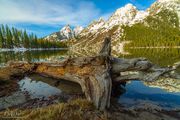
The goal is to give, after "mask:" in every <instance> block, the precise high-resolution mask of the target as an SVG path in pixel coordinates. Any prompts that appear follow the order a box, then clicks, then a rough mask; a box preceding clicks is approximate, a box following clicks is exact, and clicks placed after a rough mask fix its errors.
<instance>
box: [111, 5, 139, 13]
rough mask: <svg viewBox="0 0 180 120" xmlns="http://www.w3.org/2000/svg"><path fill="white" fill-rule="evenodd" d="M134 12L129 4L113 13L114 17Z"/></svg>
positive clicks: (133, 7)
mask: <svg viewBox="0 0 180 120" xmlns="http://www.w3.org/2000/svg"><path fill="white" fill-rule="evenodd" d="M136 10H137V8H136V7H135V6H133V5H132V4H130V3H129V4H127V5H125V6H124V7H122V8H119V9H117V10H116V12H115V13H114V15H121V14H125V13H127V12H131V11H136Z"/></svg>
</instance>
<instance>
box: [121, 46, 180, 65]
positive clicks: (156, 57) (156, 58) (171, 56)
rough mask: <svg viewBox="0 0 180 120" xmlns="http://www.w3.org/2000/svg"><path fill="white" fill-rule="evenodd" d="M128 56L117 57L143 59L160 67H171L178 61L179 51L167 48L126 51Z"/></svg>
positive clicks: (179, 58) (179, 57)
mask: <svg viewBox="0 0 180 120" xmlns="http://www.w3.org/2000/svg"><path fill="white" fill-rule="evenodd" d="M126 51H128V52H129V53H130V54H128V55H121V56H119V57H125V58H138V57H144V58H147V59H148V60H150V61H152V62H153V63H155V64H157V65H161V66H168V65H173V64H174V63H176V62H178V61H179V60H180V49H176V48H168V49H154V48H153V49H148V48H143V49H138V48H137V49H135V48H132V49H129V48H128V49H126Z"/></svg>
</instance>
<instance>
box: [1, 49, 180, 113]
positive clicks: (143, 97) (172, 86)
mask: <svg viewBox="0 0 180 120" xmlns="http://www.w3.org/2000/svg"><path fill="white" fill-rule="evenodd" d="M128 52H129V53H130V54H128V55H120V56H119V57H123V58H135V57H145V58H148V59H149V60H151V61H152V62H154V63H156V64H159V65H161V66H168V65H172V64H173V63H175V62H178V61H180V49H175V48H173V49H130V50H128ZM67 54H68V52H67V51H63V50H44V51H43V50H42V51H26V52H13V51H9V52H0V66H5V65H6V63H7V62H8V61H29V62H42V61H56V60H61V59H64V58H65V57H67V56H68V55H67ZM178 72H179V73H180V70H178ZM54 82H55V81H53V80H52V79H49V78H48V79H45V78H41V77H37V76H31V77H26V78H24V79H22V80H21V81H20V82H19V85H20V91H24V90H25V91H28V92H29V94H31V97H32V98H39V97H49V96H51V95H56V94H57V95H59V94H61V93H73V92H75V93H80V92H81V88H80V86H79V85H77V84H71V83H66V82H65V83H64V82H61V83H59V84H58V86H54V84H55V83H54ZM124 89H125V92H124V93H123V94H122V95H120V96H119V97H118V102H119V103H120V104H121V105H123V106H126V107H130V108H131V107H136V106H137V105H138V107H140V106H144V105H150V106H151V107H152V106H154V107H155V108H158V109H160V108H159V107H163V108H167V109H179V110H180V81H179V80H176V81H172V80H159V81H156V82H153V83H143V82H140V81H133V82H129V83H127V84H126V86H125V87H124ZM42 91H45V92H42ZM16 94H17V93H16ZM16 99H18V97H16ZM21 99H22V98H21ZM17 101H18V100H17ZM0 102H1V99H0ZM147 103H148V104H147Z"/></svg>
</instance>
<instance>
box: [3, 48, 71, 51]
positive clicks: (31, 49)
mask: <svg viewBox="0 0 180 120" xmlns="http://www.w3.org/2000/svg"><path fill="white" fill-rule="evenodd" d="M36 50H68V48H12V49H8V48H3V49H1V48H0V52H10V51H12V52H25V51H36Z"/></svg>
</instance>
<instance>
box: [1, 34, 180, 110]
mask: <svg viewBox="0 0 180 120" xmlns="http://www.w3.org/2000/svg"><path fill="white" fill-rule="evenodd" d="M179 66H180V63H176V64H175V65H174V66H171V67H167V68H162V67H159V66H157V65H154V64H153V63H151V62H150V61H148V60H147V59H145V58H135V59H122V58H113V57H112V56H111V39H110V38H109V37H107V38H106V39H105V42H104V44H103V46H102V49H101V51H100V53H99V55H98V56H94V57H78V58H68V59H65V60H63V61H59V62H58V63H57V62H56V63H22V62H20V63H10V64H9V66H8V67H9V68H11V71H13V70H15V71H20V72H12V74H8V75H9V78H11V77H12V76H18V75H22V74H23V75H24V74H25V73H38V74H41V75H45V76H48V77H53V78H58V79H64V80H68V81H72V82H76V83H78V84H80V86H81V88H82V91H83V92H84V93H85V96H86V98H87V99H88V100H89V101H92V102H93V103H94V105H95V106H96V107H97V108H98V109H100V110H104V109H106V108H109V107H110V98H111V92H112V89H113V88H114V87H116V86H117V84H121V83H124V82H126V81H129V80H143V81H149V82H152V81H154V80H157V79H159V78H160V77H165V78H174V79H180V76H179V74H177V73H176V72H175V70H176V69H177V68H178V67H179ZM2 71H3V70H2ZM0 78H2V76H1V74H0ZM112 83H113V85H114V86H113V85H112Z"/></svg>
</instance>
